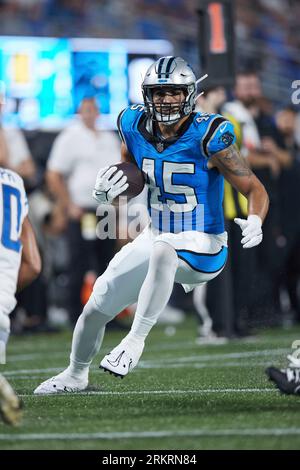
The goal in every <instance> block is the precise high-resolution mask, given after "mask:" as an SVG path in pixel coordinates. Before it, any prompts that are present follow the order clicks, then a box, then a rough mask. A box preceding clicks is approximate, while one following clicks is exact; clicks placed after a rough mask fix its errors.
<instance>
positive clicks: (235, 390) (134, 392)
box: [19, 388, 278, 398]
mask: <svg viewBox="0 0 300 470" xmlns="http://www.w3.org/2000/svg"><path fill="white" fill-rule="evenodd" d="M265 392H266V393H270V392H272V393H274V392H276V393H278V392H277V390H276V389H275V388H223V389H221V388H207V389H199V390H128V391H126V390H125V391H123V392H117V391H101V390H98V391H93V390H91V391H88V390H86V391H83V392H73V393H71V392H68V393H55V394H52V395H51V394H45V395H33V393H24V394H19V397H22V398H24V397H34V398H35V397H45V396H47V397H49V396H50V395H51V396H56V397H57V396H64V397H66V396H82V395H85V396H89V395H91V396H93V395H97V396H98V395H102V396H112V395H116V396H123V395H124V396H126V395H170V394H172V393H173V394H175V395H184V394H186V395H201V394H209V393H265Z"/></svg>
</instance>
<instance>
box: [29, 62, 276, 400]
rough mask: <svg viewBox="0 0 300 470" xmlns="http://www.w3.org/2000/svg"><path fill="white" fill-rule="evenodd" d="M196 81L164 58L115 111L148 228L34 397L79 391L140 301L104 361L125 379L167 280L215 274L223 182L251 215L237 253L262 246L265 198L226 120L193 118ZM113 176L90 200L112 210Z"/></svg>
mask: <svg viewBox="0 0 300 470" xmlns="http://www.w3.org/2000/svg"><path fill="white" fill-rule="evenodd" d="M196 85H197V84H196V77H195V75H194V72H193V70H192V69H191V67H190V66H189V65H188V64H187V62H186V61H185V60H183V59H182V58H180V57H162V58H161V59H159V60H158V61H157V62H155V63H154V64H153V65H151V66H150V68H149V69H148V71H147V72H146V75H145V78H144V81H143V84H142V89H143V96H144V106H142V105H139V104H138V105H133V106H129V107H128V108H126V109H125V110H124V111H122V113H121V114H120V116H119V118H118V127H119V131H120V135H121V138H122V150H121V152H122V159H123V160H124V161H127V162H134V163H135V164H136V165H137V166H138V167H139V169H140V170H142V171H143V172H144V174H146V177H147V181H146V182H147V186H148V204H149V212H150V217H151V222H150V225H149V226H148V227H146V229H145V230H144V231H143V232H142V233H141V234H140V235H139V236H138V237H137V238H136V239H135V240H134V241H133V242H131V243H128V244H127V245H126V246H124V247H123V248H122V249H121V250H120V251H119V253H117V254H116V255H115V257H114V258H113V259H112V261H111V262H110V264H109V266H108V268H107V270H106V271H105V273H104V274H103V275H102V276H100V277H99V278H98V279H97V281H96V283H95V286H94V290H93V293H92V295H91V297H90V299H89V301H88V302H87V304H86V305H85V307H84V309H83V312H82V314H81V316H80V317H79V319H78V321H77V324H76V327H75V330H74V335H73V342H72V351H71V356H70V365H69V367H68V368H67V369H66V370H65V371H63V372H62V373H60V374H59V375H57V376H55V377H52V378H51V379H48V380H47V381H45V382H43V383H42V384H41V385H39V386H38V387H37V388H36V390H35V393H36V394H43V393H57V392H71V391H79V390H84V389H85V388H86V387H87V385H88V372H89V367H90V364H91V361H92V359H93V357H94V356H95V355H96V354H97V352H98V351H99V348H100V346H101V343H102V339H103V335H104V330H105V325H106V324H107V323H108V322H109V321H110V320H111V319H112V318H114V317H115V316H116V315H117V314H118V313H119V312H120V311H121V310H122V309H123V308H125V307H126V306H128V305H130V304H133V303H135V302H136V301H137V309H136V314H135V318H134V321H133V324H132V327H131V330H130V332H129V334H128V335H127V336H126V337H125V338H124V339H123V340H122V342H121V343H120V344H119V345H118V346H117V347H116V348H114V349H113V350H112V351H111V352H110V353H109V354H108V355H107V356H105V357H104V359H103V360H102V362H101V367H102V368H104V369H105V370H109V371H110V372H112V373H114V374H115V375H119V376H121V377H124V376H125V375H126V374H128V372H130V371H131V370H132V369H133V368H134V367H135V366H136V365H137V363H138V361H139V359H140V356H141V354H142V352H143V349H144V343H145V339H146V337H147V335H148V334H149V332H150V330H151V328H152V327H153V325H155V323H156V321H157V318H158V317H159V315H160V313H161V312H162V311H163V309H164V308H165V306H166V304H167V302H168V300H169V298H170V295H171V292H172V289H173V284H174V282H177V283H180V284H182V286H183V288H184V289H185V291H186V292H188V291H190V290H192V289H193V288H194V287H195V286H196V285H199V284H202V283H205V282H208V281H209V280H211V279H213V278H214V277H215V276H217V275H218V274H219V273H220V272H221V271H222V269H223V268H224V265H225V263H226V258H227V234H226V232H225V229H224V220H223V210H222V199H223V184H224V177H225V178H226V179H227V180H228V181H229V182H230V183H231V184H232V185H233V186H234V187H235V188H236V189H237V190H238V191H240V192H241V193H242V194H244V195H245V196H246V197H247V199H248V218H247V219H245V220H242V219H236V223H237V224H238V225H239V226H240V228H241V230H242V240H241V243H242V244H243V247H244V248H245V249H248V248H252V247H254V246H256V245H258V244H259V243H260V242H261V241H262V237H263V235H262V223H263V221H264V219H265V216H266V214H267V211H268V204H269V199H268V195H267V193H266V191H265V188H264V187H263V185H262V184H261V183H260V181H259V180H258V179H257V178H256V177H255V175H254V174H253V173H252V171H251V170H250V169H249V166H248V164H247V162H246V161H245V159H244V158H243V157H241V156H240V154H239V151H238V150H237V147H236V146H235V140H236V138H235V135H234V130H233V126H232V124H231V123H230V122H229V121H228V120H226V119H225V118H223V117H222V116H220V115H216V114H203V113H194V112H193V110H194V107H195V98H196V93H197V90H196ZM115 170H116V168H115V167H113V168H109V169H107V168H106V169H103V170H101V171H100V172H99V173H98V175H97V179H96V185H95V189H94V193H93V195H94V197H95V198H96V199H97V200H98V201H99V202H100V203H105V204H110V203H111V202H113V199H114V198H115V197H116V196H118V195H120V194H122V192H123V191H125V190H126V189H127V187H128V183H127V181H126V176H125V175H124V174H123V172H122V171H121V170H119V171H118V172H116V173H115Z"/></svg>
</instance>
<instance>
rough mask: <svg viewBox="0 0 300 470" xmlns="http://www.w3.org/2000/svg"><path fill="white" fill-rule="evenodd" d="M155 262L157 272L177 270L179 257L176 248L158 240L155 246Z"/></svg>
mask: <svg viewBox="0 0 300 470" xmlns="http://www.w3.org/2000/svg"><path fill="white" fill-rule="evenodd" d="M152 254H153V263H154V265H155V267H156V270H157V272H158V273H159V272H164V271H165V270H168V271H176V269H177V267H178V257H177V253H176V251H175V249H174V248H173V247H172V246H171V245H169V244H168V243H165V242H160V241H158V242H156V243H154V247H153V253H152Z"/></svg>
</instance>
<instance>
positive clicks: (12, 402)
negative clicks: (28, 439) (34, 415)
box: [0, 374, 22, 426]
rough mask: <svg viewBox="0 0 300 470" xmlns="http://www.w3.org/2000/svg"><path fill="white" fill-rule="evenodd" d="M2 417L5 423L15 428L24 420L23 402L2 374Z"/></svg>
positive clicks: (0, 396) (0, 405)
mask: <svg viewBox="0 0 300 470" xmlns="http://www.w3.org/2000/svg"><path fill="white" fill-rule="evenodd" d="M0 415H1V417H2V419H3V421H4V422H5V423H7V424H12V425H13V426H15V425H17V424H19V423H20V421H21V419H22V402H21V401H20V399H19V398H18V396H17V395H16V393H15V392H14V390H13V389H12V387H11V386H10V384H9V383H8V382H7V380H6V379H5V378H4V377H3V375H1V374H0Z"/></svg>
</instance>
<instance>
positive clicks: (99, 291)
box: [88, 270, 119, 318]
mask: <svg viewBox="0 0 300 470" xmlns="http://www.w3.org/2000/svg"><path fill="white" fill-rule="evenodd" d="M114 284H115V282H114V278H113V276H112V273H111V272H110V270H106V271H105V273H104V274H102V276H100V277H99V278H98V279H97V281H96V283H95V285H94V289H93V293H92V295H91V297H90V299H89V302H90V303H91V305H92V306H95V307H96V309H97V311H98V313H99V312H100V313H101V314H103V315H106V316H107V317H109V318H114V317H115V315H117V314H118V313H119V311H118V307H116V306H115V303H116V299H117V295H118V294H117V292H116V291H115V287H114ZM89 302H88V303H89Z"/></svg>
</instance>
